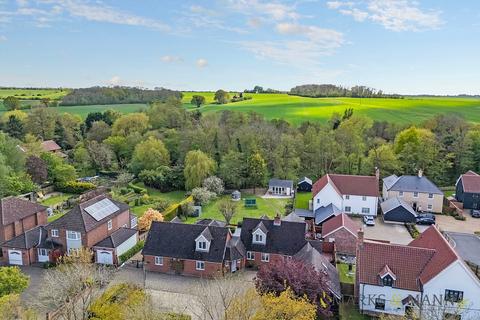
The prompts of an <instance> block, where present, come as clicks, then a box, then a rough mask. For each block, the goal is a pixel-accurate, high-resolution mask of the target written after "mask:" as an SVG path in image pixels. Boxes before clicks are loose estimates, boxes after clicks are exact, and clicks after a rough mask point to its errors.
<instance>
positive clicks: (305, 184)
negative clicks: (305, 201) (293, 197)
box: [297, 177, 313, 192]
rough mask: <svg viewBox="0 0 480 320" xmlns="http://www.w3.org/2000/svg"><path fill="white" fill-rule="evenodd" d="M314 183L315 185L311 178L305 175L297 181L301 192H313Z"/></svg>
mask: <svg viewBox="0 0 480 320" xmlns="http://www.w3.org/2000/svg"><path fill="white" fill-rule="evenodd" d="M312 185H313V182H312V180H311V179H309V178H307V177H303V178H302V179H301V180H300V181H299V182H298V183H297V190H298V191H301V192H312Z"/></svg>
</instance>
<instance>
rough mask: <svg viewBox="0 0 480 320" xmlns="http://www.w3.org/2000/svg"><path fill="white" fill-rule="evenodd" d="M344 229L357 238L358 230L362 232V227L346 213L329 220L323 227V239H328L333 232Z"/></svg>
mask: <svg viewBox="0 0 480 320" xmlns="http://www.w3.org/2000/svg"><path fill="white" fill-rule="evenodd" d="M342 227H343V228H345V229H346V230H348V231H350V232H351V233H352V234H353V235H354V236H355V237H357V233H358V230H360V226H359V225H358V224H357V223H356V222H355V221H353V220H352V219H350V217H349V216H347V215H346V214H345V213H341V214H339V215H338V216H336V217H333V218H332V219H330V220H327V221H326V222H325V223H324V224H323V225H322V237H326V236H327V235H329V234H330V233H332V232H333V231H335V230H337V229H338V228H342Z"/></svg>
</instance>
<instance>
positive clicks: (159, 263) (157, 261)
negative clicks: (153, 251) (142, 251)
mask: <svg viewBox="0 0 480 320" xmlns="http://www.w3.org/2000/svg"><path fill="white" fill-rule="evenodd" d="M155 265H156V266H163V257H155Z"/></svg>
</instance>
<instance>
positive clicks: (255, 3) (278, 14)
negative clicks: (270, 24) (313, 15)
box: [228, 0, 301, 21]
mask: <svg viewBox="0 0 480 320" xmlns="http://www.w3.org/2000/svg"><path fill="white" fill-rule="evenodd" d="M228 3H229V4H230V8H231V9H233V10H234V11H236V12H238V13H241V14H246V15H255V16H259V15H261V16H263V17H265V18H268V19H270V20H273V21H284V20H296V19H298V18H300V17H301V15H300V14H299V13H298V12H297V10H296V9H295V6H294V5H288V4H283V3H278V2H273V1H272V2H262V1H259V0H228Z"/></svg>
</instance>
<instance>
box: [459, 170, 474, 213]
mask: <svg viewBox="0 0 480 320" xmlns="http://www.w3.org/2000/svg"><path fill="white" fill-rule="evenodd" d="M455 198H456V199H457V201H460V202H463V207H464V208H465V209H480V175H478V174H477V173H475V172H473V171H468V172H467V173H465V174H462V175H461V176H460V178H458V180H457V183H456V190H455Z"/></svg>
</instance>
